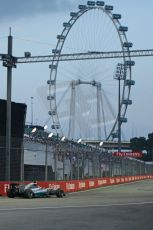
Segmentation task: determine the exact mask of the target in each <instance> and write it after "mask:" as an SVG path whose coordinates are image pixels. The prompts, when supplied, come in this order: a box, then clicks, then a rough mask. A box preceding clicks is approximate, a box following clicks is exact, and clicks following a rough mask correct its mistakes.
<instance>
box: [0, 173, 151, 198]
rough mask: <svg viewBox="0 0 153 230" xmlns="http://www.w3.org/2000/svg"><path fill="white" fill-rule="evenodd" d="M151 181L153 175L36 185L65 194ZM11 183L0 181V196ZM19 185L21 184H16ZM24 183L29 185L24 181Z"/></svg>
mask: <svg viewBox="0 0 153 230" xmlns="http://www.w3.org/2000/svg"><path fill="white" fill-rule="evenodd" d="M147 179H153V175H141V176H121V177H111V178H94V179H86V180H70V181H57V182H55V181H48V182H42V181H38V185H40V186H41V187H46V188H47V187H49V188H61V189H63V190H64V191H65V192H67V193H70V192H77V191H83V190H88V189H93V188H98V187H104V186H111V185H117V184H124V183H129V182H133V181H139V180H147ZM10 183H12V182H7V181H1V182H0V195H1V196H6V192H7V189H8V188H9V185H10ZM18 183H21V182H18ZM24 183H29V182H28V181H25V182H24Z"/></svg>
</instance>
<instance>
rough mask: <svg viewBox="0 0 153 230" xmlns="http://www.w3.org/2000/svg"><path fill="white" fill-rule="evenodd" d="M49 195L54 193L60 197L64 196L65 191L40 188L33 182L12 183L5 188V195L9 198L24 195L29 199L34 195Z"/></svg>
mask: <svg viewBox="0 0 153 230" xmlns="http://www.w3.org/2000/svg"><path fill="white" fill-rule="evenodd" d="M51 195H56V196H57V197H58V198H62V197H63V196H65V193H64V191H63V190H62V189H60V188H57V189H50V188H42V187H40V186H39V185H38V184H37V183H35V182H32V183H29V184H18V183H12V184H10V188H9V189H8V190H7V196H8V197H10V198H14V197H25V198H29V199H31V198H34V197H37V198H38V197H50V196H51Z"/></svg>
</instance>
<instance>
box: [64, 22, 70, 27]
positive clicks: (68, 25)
mask: <svg viewBox="0 0 153 230" xmlns="http://www.w3.org/2000/svg"><path fill="white" fill-rule="evenodd" d="M63 26H64V27H66V28H70V27H71V23H69V22H63Z"/></svg>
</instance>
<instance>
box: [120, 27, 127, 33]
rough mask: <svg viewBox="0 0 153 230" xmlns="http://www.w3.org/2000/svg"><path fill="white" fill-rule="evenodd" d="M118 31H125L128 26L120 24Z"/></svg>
mask: <svg viewBox="0 0 153 230" xmlns="http://www.w3.org/2000/svg"><path fill="white" fill-rule="evenodd" d="M119 31H121V32H127V31H128V27H127V26H120V27H119Z"/></svg>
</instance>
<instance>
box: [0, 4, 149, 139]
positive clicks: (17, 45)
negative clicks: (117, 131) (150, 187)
mask: <svg viewBox="0 0 153 230" xmlns="http://www.w3.org/2000/svg"><path fill="white" fill-rule="evenodd" d="M82 3H86V1H84V0H43V1H41V0H27V1H21V0H14V1H11V0H6V1H2V0H0V6H1V7H0V53H6V51H7V35H8V31H9V27H10V26H11V27H12V35H13V37H14V39H13V41H14V45H13V54H14V56H23V55H24V52H25V51H31V53H32V55H49V54H51V51H52V49H54V48H55V46H56V42H57V38H56V36H57V34H60V33H61V32H62V29H63V27H62V24H63V22H66V21H68V20H69V18H70V16H69V15H70V12H71V11H76V10H77V9H78V8H77V6H78V4H82ZM106 3H107V4H112V5H113V6H114V11H113V12H114V13H121V14H122V20H121V23H122V24H123V25H126V26H128V28H129V31H128V32H127V38H128V41H131V42H132V43H133V49H153V45H152V43H153V32H152V21H153V14H152V11H153V2H152V1H150V0H146V1H138V0H135V1H132V0H129V1H123V0H118V1H117V0H108V1H107V2H106ZM97 23H100V22H97ZM71 48H75V47H73V44H69V47H68V49H67V52H69V51H70V49H71ZM133 60H135V63H136V65H135V67H134V68H133V75H132V78H133V79H134V80H135V82H136V84H135V86H134V87H132V90H131V96H130V98H131V99H132V101H133V104H132V105H131V106H129V107H128V111H127V118H128V123H127V124H124V125H123V132H124V135H125V136H126V137H127V139H128V138H130V137H131V136H147V134H148V133H149V132H153V122H152V114H153V105H152V99H153V87H152V85H153V57H141V58H135V59H133ZM48 65H49V63H44V64H23V65H18V67H17V69H13V83H12V100H13V101H16V102H22V103H26V104H27V105H28V111H27V121H29V122H30V120H31V99H30V97H31V96H33V97H34V105H33V107H34V121H35V123H38V124H39V123H40V124H43V123H45V121H46V120H47V117H48V115H47V113H48V110H49V108H48V105H47V100H46V97H45V96H44V94H43V91H41V90H40V88H42V87H44V89H45V87H46V88H47V84H46V82H47V80H48V79H49V69H48ZM44 89H43V90H44ZM0 98H6V69H5V68H3V67H0Z"/></svg>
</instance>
